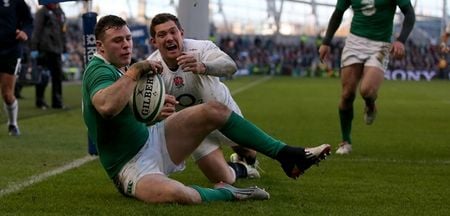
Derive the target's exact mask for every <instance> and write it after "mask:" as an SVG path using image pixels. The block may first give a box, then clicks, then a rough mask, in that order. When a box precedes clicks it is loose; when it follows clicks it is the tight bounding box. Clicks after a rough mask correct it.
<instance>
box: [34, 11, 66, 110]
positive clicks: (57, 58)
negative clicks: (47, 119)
mask: <svg viewBox="0 0 450 216" xmlns="http://www.w3.org/2000/svg"><path fill="white" fill-rule="evenodd" d="M34 26H35V28H34V31H33V37H32V40H31V50H32V51H31V57H32V58H37V60H38V65H40V66H42V67H43V68H44V72H43V77H42V79H41V83H39V84H36V107H38V108H41V109H47V108H48V104H47V102H46V101H45V99H44V94H45V89H46V87H47V85H48V74H47V73H45V72H46V71H49V72H50V76H51V78H52V108H54V109H62V108H64V104H63V98H62V79H63V71H62V59H61V55H62V54H63V53H64V52H65V51H66V44H65V43H66V42H65V15H64V12H63V10H62V9H61V8H60V7H59V4H56V3H50V4H46V5H44V6H43V7H41V8H40V9H39V10H38V11H37V12H36V15H35V22H34Z"/></svg>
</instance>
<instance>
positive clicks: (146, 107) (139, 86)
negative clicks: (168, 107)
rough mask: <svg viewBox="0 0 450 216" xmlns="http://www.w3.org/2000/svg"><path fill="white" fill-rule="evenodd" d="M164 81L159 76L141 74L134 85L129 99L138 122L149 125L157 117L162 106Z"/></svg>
mask: <svg viewBox="0 0 450 216" xmlns="http://www.w3.org/2000/svg"><path fill="white" fill-rule="evenodd" d="M164 97H165V88H164V81H163V80H162V78H161V76H160V75H159V74H150V73H146V74H143V75H142V76H141V77H140V78H139V79H138V80H137V83H136V87H135V88H134V91H133V94H132V95H131V98H130V102H129V104H130V106H131V110H132V111H133V114H134V117H136V119H137V120H138V121H140V122H144V123H147V124H148V123H151V122H152V121H154V120H155V119H156V117H158V115H159V113H160V112H161V109H162V107H163V105H164Z"/></svg>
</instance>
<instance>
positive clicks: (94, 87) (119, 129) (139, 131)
mask: <svg viewBox="0 0 450 216" xmlns="http://www.w3.org/2000/svg"><path fill="white" fill-rule="evenodd" d="M121 76H122V74H121V72H120V71H119V70H118V69H117V68H116V67H114V66H113V65H111V64H108V63H106V62H105V61H104V60H103V59H102V58H100V57H98V56H95V57H94V58H93V59H92V60H91V61H90V62H89V64H88V66H87V68H86V70H85V72H84V74H83V84H82V95H83V118H84V122H85V124H86V126H87V127H88V133H89V137H90V138H91V139H93V140H94V141H95V143H96V146H97V150H98V153H99V157H100V162H101V163H102V166H103V167H104V169H105V170H106V172H107V173H108V175H109V177H110V178H113V177H114V176H115V175H117V174H118V173H119V171H120V169H121V168H122V167H123V166H124V165H125V164H126V163H127V162H128V161H129V160H130V159H131V158H133V157H134V156H135V155H136V154H137V153H138V152H139V150H140V149H141V148H142V146H143V145H144V144H145V142H146V140H147V138H148V136H149V134H148V130H147V127H146V126H145V124H144V123H141V122H139V121H137V120H136V118H135V117H134V115H133V113H132V111H131V108H130V107H129V106H126V107H125V108H124V109H123V110H122V111H121V112H120V113H119V114H118V115H116V116H114V117H113V118H111V119H104V118H102V117H101V115H100V114H99V113H98V112H97V110H96V109H95V107H94V106H93V105H92V101H91V99H92V97H93V96H94V95H95V93H96V92H98V91H99V90H101V89H104V88H106V87H108V86H110V85H112V84H113V83H114V82H115V81H117V80H118V79H119V78H120V77H121Z"/></svg>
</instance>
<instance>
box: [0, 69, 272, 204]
mask: <svg viewBox="0 0 450 216" xmlns="http://www.w3.org/2000/svg"><path fill="white" fill-rule="evenodd" d="M270 78H271V77H263V78H261V79H258V80H256V81H254V82H251V83H250V84H248V85H246V86H243V87H241V88H238V89H236V90H235V91H233V92H232V94H233V95H234V94H237V93H240V92H242V91H245V90H247V89H249V88H252V87H254V86H256V85H258V84H260V83H263V82H265V81H267V80H269V79H270ZM95 159H97V156H89V155H88V156H86V157H83V158H79V159H76V160H74V161H72V162H70V163H69V164H66V165H64V166H61V167H58V168H56V169H54V170H50V171H48V172H45V173H42V174H39V175H34V176H31V177H29V178H28V179H27V180H25V181H23V182H19V183H13V184H10V185H8V186H7V187H6V188H4V189H1V190H0V198H1V197H3V196H6V195H8V194H11V193H14V192H17V191H20V190H22V189H24V188H25V187H28V186H30V185H33V184H36V183H39V182H41V181H44V180H45V179H47V178H49V177H52V176H55V175H58V174H61V173H63V172H66V171H68V170H71V169H73V168H77V167H80V166H82V165H83V164H85V163H87V162H89V161H92V160H95Z"/></svg>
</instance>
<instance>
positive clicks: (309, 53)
mask: <svg viewBox="0 0 450 216" xmlns="http://www.w3.org/2000/svg"><path fill="white" fill-rule="evenodd" d="M82 32H83V31H82V27H81V24H80V23H78V22H76V21H73V20H72V21H68V29H67V43H68V44H67V48H68V55H67V57H68V59H67V60H68V61H65V63H64V67H65V68H64V70H65V71H66V72H67V70H71V71H72V73H73V74H79V72H78V71H79V70H80V69H82V68H83V55H84V47H83V39H82V38H83V37H82ZM213 40H214V42H215V43H216V44H217V45H218V46H219V47H220V48H221V49H222V50H224V51H225V52H226V53H227V54H229V55H230V56H231V57H232V58H233V59H234V60H235V61H236V63H237V65H238V68H239V71H238V73H239V74H244V75H245V74H271V75H290V76H309V77H322V76H323V77H327V76H339V67H340V54H341V50H342V48H343V46H344V40H345V38H335V39H334V40H333V42H332V44H331V48H332V52H331V53H332V55H331V56H330V59H329V61H327V62H321V61H320V60H319V57H318V52H317V50H318V47H319V46H320V44H321V37H320V36H317V37H307V36H302V37H295V39H293V37H291V38H289V40H288V42H284V43H275V42H274V40H273V38H272V37H270V36H226V37H217V39H213ZM135 46H139V45H136V44H135ZM405 47H406V56H405V58H403V59H391V60H390V63H389V66H388V69H389V70H396V69H402V70H405V71H436V73H440V71H442V72H443V71H446V70H447V64H446V63H445V64H442V62H441V61H440V60H441V56H440V53H439V49H438V46H437V45H432V44H431V43H428V44H426V45H416V44H415V43H414V42H413V40H408V41H407V43H406V44H405ZM135 50H138V51H139V52H137V53H134V58H135V59H136V60H140V59H144V58H146V57H147V55H148V53H146V52H142V50H147V49H140V48H139V47H137V48H136V49H135ZM150 50H151V48H150ZM439 63H441V65H439ZM440 67H441V68H440ZM75 71H76V73H75ZM80 72H81V71H80ZM66 74H71V72H69V73H66ZM74 76H75V78H80V77H79V76H80V75H74ZM69 78H70V77H69Z"/></svg>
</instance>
